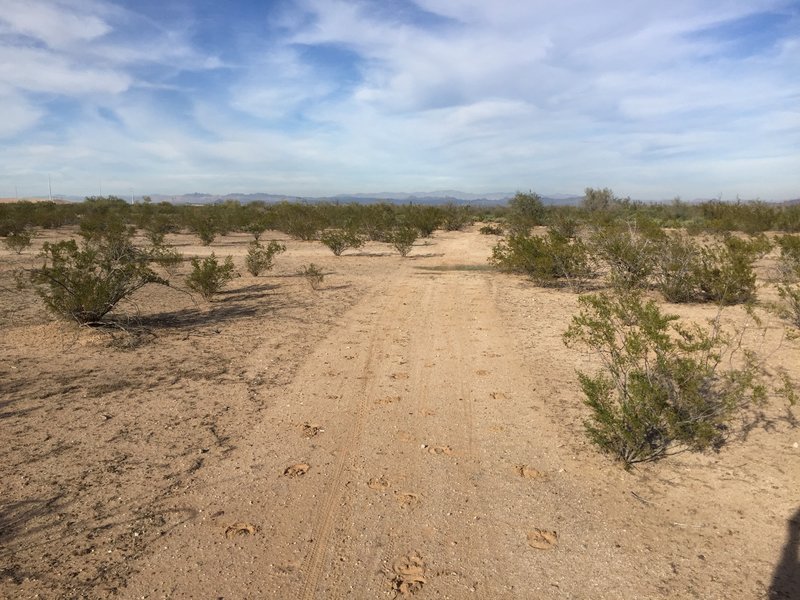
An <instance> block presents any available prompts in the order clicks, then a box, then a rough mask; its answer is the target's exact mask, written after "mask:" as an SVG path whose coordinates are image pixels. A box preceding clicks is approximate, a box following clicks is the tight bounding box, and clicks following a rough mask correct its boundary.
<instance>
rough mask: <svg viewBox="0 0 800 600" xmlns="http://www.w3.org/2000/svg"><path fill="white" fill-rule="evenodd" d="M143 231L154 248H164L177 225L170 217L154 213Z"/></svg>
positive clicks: (144, 225) (144, 224)
mask: <svg viewBox="0 0 800 600" xmlns="http://www.w3.org/2000/svg"><path fill="white" fill-rule="evenodd" d="M142 229H143V230H144V236H145V237H146V238H147V241H149V242H150V243H151V244H152V245H153V246H162V245H163V244H164V237H165V236H166V234H167V233H169V232H170V231H174V230H175V224H174V223H173V222H172V220H171V219H170V217H169V215H166V214H162V213H154V214H152V215H151V216H149V218H148V219H147V220H146V221H144V223H143V227H142ZM212 241H213V238H212Z"/></svg>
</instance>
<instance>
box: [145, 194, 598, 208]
mask: <svg viewBox="0 0 800 600" xmlns="http://www.w3.org/2000/svg"><path fill="white" fill-rule="evenodd" d="M514 193H515V192H494V193H490V194H470V193H467V192H460V191H458V190H438V191H434V192H413V193H408V192H378V193H374V194H363V193H359V194H337V195H335V196H283V195H280V194H263V193H261V194H225V195H218V194H202V193H193V194H182V195H178V196H167V195H163V194H153V195H152V196H150V197H151V199H152V200H153V202H170V203H172V204H214V203H219V202H225V201H227V200H235V201H237V202H241V203H243V204H246V203H249V202H266V203H273V202H283V201H288V202H339V203H342V204H349V203H355V204H375V203H378V202H390V203H395V204H398V203H409V202H411V203H414V204H445V203H447V202H452V203H453V204H471V205H477V206H496V205H499V204H505V203H506V202H508V200H509V199H511V198H513V197H514ZM582 198H583V196H576V195H572V194H554V195H552V196H542V202H544V203H545V204H550V205H575V204H578V203H579V202H580V201H581V199H582Z"/></svg>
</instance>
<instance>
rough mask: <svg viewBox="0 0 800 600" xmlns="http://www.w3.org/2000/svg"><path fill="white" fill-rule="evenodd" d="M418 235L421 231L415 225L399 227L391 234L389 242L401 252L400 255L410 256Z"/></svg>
mask: <svg viewBox="0 0 800 600" xmlns="http://www.w3.org/2000/svg"><path fill="white" fill-rule="evenodd" d="M418 237H419V233H418V232H417V230H416V229H414V228H413V227H408V226H404V227H398V228H396V229H394V230H393V231H392V232H391V234H389V243H390V244H391V245H392V247H394V249H395V250H397V251H398V252H399V253H400V256H408V253H409V252H411V249H412V248H413V247H414V242H416V241H417V238H418Z"/></svg>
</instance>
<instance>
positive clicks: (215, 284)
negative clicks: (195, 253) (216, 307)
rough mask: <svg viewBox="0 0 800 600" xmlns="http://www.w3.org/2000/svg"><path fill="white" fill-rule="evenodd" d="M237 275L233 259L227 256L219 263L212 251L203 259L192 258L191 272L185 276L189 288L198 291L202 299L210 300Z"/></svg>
mask: <svg viewBox="0 0 800 600" xmlns="http://www.w3.org/2000/svg"><path fill="white" fill-rule="evenodd" d="M236 277H238V273H236V269H235V268H234V266H233V259H232V258H231V257H230V256H228V257H226V258H225V261H224V262H223V263H222V264H220V263H219V261H218V260H217V257H216V256H215V255H214V253H213V252H212V253H211V256H207V257H206V258H204V259H202V260H201V259H199V258H193V259H192V272H191V273H189V276H188V277H187V278H186V285H187V286H188V287H189V289H190V290H192V291H195V292H198V293H199V294H200V295H201V296H202V297H203V299H204V300H206V301H208V302H210V301H211V299H212V298H213V297H214V295H215V294H217V293H219V292H220V291H222V288H224V287H225V286H226V285H227V284H228V283H229V282H231V281H233V279H234V278H236Z"/></svg>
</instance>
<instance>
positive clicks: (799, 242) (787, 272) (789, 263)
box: [775, 235, 800, 281]
mask: <svg viewBox="0 0 800 600" xmlns="http://www.w3.org/2000/svg"><path fill="white" fill-rule="evenodd" d="M775 242H776V243H777V245H778V247H779V248H780V249H781V258H780V271H781V273H780V275H781V278H782V279H783V280H785V281H793V280H797V279H800V235H781V236H778V237H777V238H776V239H775Z"/></svg>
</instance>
